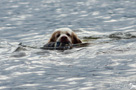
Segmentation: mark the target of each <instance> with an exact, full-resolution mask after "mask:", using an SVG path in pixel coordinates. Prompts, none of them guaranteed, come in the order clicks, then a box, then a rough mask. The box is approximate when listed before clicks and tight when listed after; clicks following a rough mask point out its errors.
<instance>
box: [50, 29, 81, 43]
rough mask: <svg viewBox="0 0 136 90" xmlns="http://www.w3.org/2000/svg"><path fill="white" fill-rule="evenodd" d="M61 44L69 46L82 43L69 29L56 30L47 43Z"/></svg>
mask: <svg viewBox="0 0 136 90" xmlns="http://www.w3.org/2000/svg"><path fill="white" fill-rule="evenodd" d="M50 42H61V43H71V44H78V43H82V41H81V40H80V39H79V38H78V37H77V35H76V34H75V33H74V32H73V31H72V30H71V29H69V28H59V29H56V30H55V31H54V32H53V34H52V35H51V38H50V39H49V42H48V43H50Z"/></svg>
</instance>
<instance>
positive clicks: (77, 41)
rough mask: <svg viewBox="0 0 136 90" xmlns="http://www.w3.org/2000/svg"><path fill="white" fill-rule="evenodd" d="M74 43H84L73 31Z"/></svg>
mask: <svg viewBox="0 0 136 90" xmlns="http://www.w3.org/2000/svg"><path fill="white" fill-rule="evenodd" d="M72 43H73V44H78V43H82V41H81V40H80V39H79V38H78V37H77V35H76V34H75V33H72Z"/></svg>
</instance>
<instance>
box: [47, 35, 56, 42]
mask: <svg viewBox="0 0 136 90" xmlns="http://www.w3.org/2000/svg"><path fill="white" fill-rule="evenodd" d="M55 38H56V37H55V33H53V34H52V35H51V38H50V39H49V41H48V43H50V42H56V39H55Z"/></svg>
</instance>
